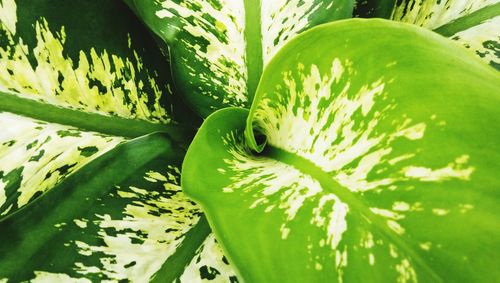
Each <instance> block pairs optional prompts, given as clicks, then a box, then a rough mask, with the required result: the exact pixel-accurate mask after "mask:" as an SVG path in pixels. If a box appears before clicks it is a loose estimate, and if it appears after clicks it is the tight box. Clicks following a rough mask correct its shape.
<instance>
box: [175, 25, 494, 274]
mask: <svg viewBox="0 0 500 283" xmlns="http://www.w3.org/2000/svg"><path fill="white" fill-rule="evenodd" d="M367 34H370V40H369V41H367V40H366V35H367ZM388 42H390V44H388ZM499 94H500V75H499V74H498V73H497V72H496V71H495V70H493V69H491V68H490V67H488V66H487V65H486V64H484V63H483V62H482V61H480V60H479V59H477V58H476V57H474V56H472V55H470V53H469V52H467V51H466V50H464V49H462V48H460V47H459V46H457V45H456V44H454V43H453V42H452V41H450V40H448V39H446V38H442V37H441V36H439V35H436V34H435V33H432V32H429V31H426V30H424V29H420V28H417V27H414V26H410V25H403V24H400V23H395V22H391V21H385V20H359V19H358V20H346V21H341V22H340V21H339V22H335V23H332V24H327V25H323V26H321V27H317V28H314V29H313V30H311V31H308V32H305V33H304V34H302V35H300V36H299V37H297V38H296V39H294V40H292V41H291V42H290V43H288V44H287V45H286V46H285V47H284V48H283V49H282V50H281V51H280V52H279V54H278V55H277V56H276V57H275V59H273V61H272V62H271V63H270V64H269V65H268V66H267V68H266V70H265V71H264V74H263V80H262V81H261V84H260V85H259V88H258V90H257V94H256V97H255V100H254V102H253V105H252V108H251V110H250V112H248V111H247V110H243V109H225V110H220V111H218V112H216V113H214V114H213V115H211V116H210V117H209V118H208V119H207V120H206V121H205V122H204V124H203V125H202V127H201V128H200V130H199V132H198V133H197V135H196V136H195V139H194V141H193V143H192V144H191V145H190V147H189V149H188V153H187V155H186V158H185V161H184V163H183V169H182V187H183V190H184V192H185V193H186V194H187V195H188V196H189V197H192V199H194V200H195V201H196V202H198V203H199V204H200V205H201V206H202V208H203V211H204V212H206V215H207V219H208V221H209V223H210V226H211V227H212V229H213V231H214V233H215V235H216V237H217V239H219V240H220V242H221V245H222V247H223V249H224V251H225V252H226V254H227V255H228V259H229V260H230V262H231V263H232V264H234V266H235V267H236V268H237V269H238V274H239V275H240V276H241V278H242V279H243V280H245V281H248V282H416V281H420V282H439V281H449V282H491V281H494V280H495V278H498V276H499V275H500V274H499V272H498V269H497V268H496V266H497V265H498V263H499V262H498V257H497V254H496V251H497V250H498V249H499V248H500V242H499V241H498V239H500V233H499V231H500V226H499V223H500V221H499V220H500V219H499V218H498V214H497V208H498V207H499V205H500V203H499V201H500V196H499V194H498V189H499V187H500V180H499V179H498V177H497V176H498V171H499V170H500V168H499V165H498V162H497V161H498V160H499V158H500V143H498V141H499V138H500V136H499V133H500V112H499V111H500V110H499V109H500V96H499ZM207 164H209V166H207Z"/></svg>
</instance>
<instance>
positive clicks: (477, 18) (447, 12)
mask: <svg viewBox="0 0 500 283" xmlns="http://www.w3.org/2000/svg"><path fill="white" fill-rule="evenodd" d="M356 14H357V15H358V16H361V17H381V18H388V19H392V20H394V21H400V22H405V23H410V24H414V25H418V26H421V27H425V28H428V29H431V30H435V31H436V32H437V33H439V34H441V35H443V36H446V37H449V38H452V39H454V40H457V41H458V42H459V43H460V44H462V45H463V46H465V47H466V48H467V49H470V50H471V51H472V52H473V53H474V54H476V55H477V56H479V57H480V58H482V59H483V60H484V61H485V62H487V63H489V64H490V65H492V66H493V67H494V68H496V69H497V70H500V1H498V0H479V1H478V0H452V1H441V0H430V1H429V0H403V1H394V0H374V1H359V3H358V7H357V11H356Z"/></svg>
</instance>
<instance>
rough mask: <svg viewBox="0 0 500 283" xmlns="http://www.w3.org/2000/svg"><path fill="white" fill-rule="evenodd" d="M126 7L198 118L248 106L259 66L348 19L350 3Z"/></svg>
mask: <svg viewBox="0 0 500 283" xmlns="http://www.w3.org/2000/svg"><path fill="white" fill-rule="evenodd" d="M125 2H126V3H127V4H128V5H129V6H130V7H131V8H132V9H133V10H134V11H135V12H136V14H137V15H138V16H139V17H140V18H141V19H142V20H143V21H144V22H145V23H146V25H147V26H148V27H149V28H150V29H151V30H152V31H154V32H155V33H156V34H157V35H158V36H160V37H161V38H162V39H163V40H164V41H165V42H166V43H167V44H168V46H169V49H170V52H171V55H172V62H171V63H172V71H173V76H174V81H175V83H176V86H177V89H178V90H180V91H182V96H183V98H185V99H186V101H187V102H188V104H189V105H190V106H191V107H192V108H193V109H194V110H195V111H196V112H197V113H198V114H200V115H202V116H208V114H210V113H212V112H213V111H214V110H216V109H220V108H223V107H226V106H238V107H248V106H249V105H250V103H251V100H252V98H253V96H254V93H255V89H256V87H257V84H258V82H259V79H260V76H261V73H262V69H263V66H265V65H266V64H267V63H268V62H269V60H270V59H271V58H272V57H273V56H274V54H275V53H276V52H277V51H278V50H279V49H280V48H281V47H282V46H283V45H284V44H285V43H286V42H287V41H289V40H290V39H291V38H293V37H294V36H295V35H296V34H298V33H300V32H302V31H304V30H307V29H309V28H311V27H314V26H316V25H318V24H321V23H325V22H329V21H333V20H338V19H344V18H350V17H351V15H352V10H353V5H354V0H312V1H299V0H280V1H260V0H216V1H207V0H175V1H171V0H165V1H152V0H150V1H142V0H141V1H135V0H125Z"/></svg>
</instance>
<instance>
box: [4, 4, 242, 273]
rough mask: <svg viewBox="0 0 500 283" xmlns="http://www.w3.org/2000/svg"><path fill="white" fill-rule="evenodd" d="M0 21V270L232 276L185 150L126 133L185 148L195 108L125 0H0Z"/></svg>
mask: <svg viewBox="0 0 500 283" xmlns="http://www.w3.org/2000/svg"><path fill="white" fill-rule="evenodd" d="M0 21H1V22H0V128H1V129H2V131H1V133H0V227H1V228H0V231H2V233H1V234H2V235H0V238H1V239H0V242H1V243H0V250H1V251H0V281H1V282H5V281H7V282H21V281H26V280H29V281H34V282H63V281H64V282H95V281H108V282H109V281H120V280H122V281H123V280H126V281H133V282H147V281H149V280H151V279H156V280H158V281H162V280H168V279H171V280H174V279H176V280H181V279H182V278H190V280H191V282H202V281H203V279H204V278H205V277H206V276H205V275H206V274H205V273H206V271H205V269H207V268H209V271H210V272H209V274H210V275H211V276H212V279H215V280H221V279H223V280H222V281H223V282H224V281H225V282H230V281H231V280H232V279H231V278H233V281H234V272H232V271H231V268H230V267H229V266H228V265H227V261H224V260H223V255H222V254H221V252H220V248H218V247H217V244H216V243H214V242H213V240H211V239H212V238H213V236H210V235H209V234H210V230H209V228H208V225H207V224H206V221H205V220H204V218H203V216H202V215H201V212H200V210H199V209H198V207H197V206H196V205H195V204H194V203H192V202H191V201H189V200H188V199H186V198H185V197H184V196H183V194H182V192H181V191H180V188H179V186H178V182H179V169H178V168H179V165H180V161H181V160H182V157H183V155H184V152H185V151H184V150H183V149H182V148H180V147H178V146H175V147H174V146H172V144H171V141H170V140H169V139H167V138H166V137H163V136H162V135H159V134H156V135H152V136H148V137H145V138H141V139H139V140H134V141H129V139H130V138H134V137H137V136H142V135H144V134H148V133H151V132H156V131H163V132H168V134H169V135H170V136H172V137H173V138H174V139H175V142H176V143H177V144H179V145H181V146H183V147H185V145H186V142H188V141H189V139H190V132H191V127H194V126H196V119H192V118H190V117H191V116H192V114H191V113H190V112H189V111H186V108H185V107H183V106H182V104H180V103H178V101H176V99H175V96H174V93H173V92H172V84H171V83H170V76H169V73H170V70H169V69H168V64H166V62H167V59H166V58H165V57H164V56H163V55H162V54H161V53H160V51H159V50H158V49H157V46H156V43H155V41H154V40H153V39H152V38H151V37H150V34H149V33H148V31H147V30H145V29H144V28H141V24H140V22H138V21H137V20H136V18H135V16H134V15H133V14H132V13H131V12H130V11H129V9H128V8H127V7H126V6H125V4H123V3H122V2H121V1H118V0H106V1H102V0H101V1H62V0H61V1H56V0H42V1H24V0H17V1H14V0H0ZM174 108H175V111H174ZM186 123H189V124H190V126H189V127H187V126H186V125H185V124H186ZM203 247H210V248H209V249H205V248H203ZM202 251H204V252H202ZM195 259H198V261H196V262H194V263H193V261H194V260H195ZM200 261H201V262H204V264H203V265H197V264H198V263H199V262H200ZM214 274H215V275H214ZM181 277H182V278H181ZM181 281H182V280H181Z"/></svg>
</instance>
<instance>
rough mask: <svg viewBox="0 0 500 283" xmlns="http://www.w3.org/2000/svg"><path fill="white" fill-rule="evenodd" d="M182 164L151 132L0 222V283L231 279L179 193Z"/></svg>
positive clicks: (203, 225) (197, 217)
mask: <svg viewBox="0 0 500 283" xmlns="http://www.w3.org/2000/svg"><path fill="white" fill-rule="evenodd" d="M182 158H183V150H181V149H179V148H176V147H175V146H173V145H172V142H171V140H169V138H167V137H166V136H164V135H161V134H153V135H149V136H146V137H142V138H139V139H136V140H133V141H130V142H128V143H125V144H122V145H119V146H117V147H116V148H114V149H113V150H111V151H109V152H108V153H106V154H104V155H103V156H101V157H100V158H98V159H96V160H94V161H92V162H90V163H89V164H87V165H86V166H84V167H83V168H82V169H81V170H79V171H78V173H77V174H73V175H71V176H70V177H68V178H66V179H65V180H64V181H63V182H62V183H61V184H59V185H58V186H57V187H56V188H54V189H52V190H50V191H49V192H47V193H45V194H44V195H43V196H41V197H40V198H39V199H37V200H35V201H33V202H32V203H31V204H29V205H27V206H26V207H24V208H22V209H21V210H19V211H18V212H17V213H15V214H13V215H11V216H9V217H8V218H6V219H4V220H3V221H1V222H0V229H1V231H2V234H1V235H0V278H8V279H9V280H11V281H13V282H21V281H25V280H31V281H34V282H42V281H43V282H96V281H110V280H111V281H113V282H118V281H120V280H127V281H131V282H149V281H150V280H157V281H158V282H165V281H169V282H172V281H174V280H177V281H178V282H201V281H202V280H203V279H214V278H217V279H218V280H219V281H225V282H230V280H231V279H233V280H235V279H236V278H235V277H234V273H233V272H232V269H231V268H230V267H229V266H228V264H227V261H226V262H225V263H224V260H225V259H224V258H223V255H222V253H221V251H220V248H219V247H218V246H217V243H216V242H215V241H214V239H213V236H211V235H209V234H210V228H209V227H208V224H207V223H206V220H205V219H204V217H203V216H202V214H201V211H200V210H199V208H198V206H197V205H195V204H194V203H193V202H192V201H189V200H188V199H187V198H186V197H185V196H184V195H183V193H182V192H181V189H180V186H179V177H180V171H179V165H180V163H181V161H182ZM204 248H207V249H209V251H208V252H205V253H203V250H202V249H204ZM198 250H199V251H198ZM197 251H198V252H197ZM195 261H196V262H195ZM210 272H211V273H215V274H211V273H210Z"/></svg>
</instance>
